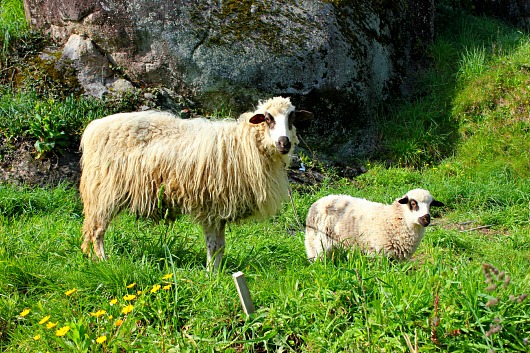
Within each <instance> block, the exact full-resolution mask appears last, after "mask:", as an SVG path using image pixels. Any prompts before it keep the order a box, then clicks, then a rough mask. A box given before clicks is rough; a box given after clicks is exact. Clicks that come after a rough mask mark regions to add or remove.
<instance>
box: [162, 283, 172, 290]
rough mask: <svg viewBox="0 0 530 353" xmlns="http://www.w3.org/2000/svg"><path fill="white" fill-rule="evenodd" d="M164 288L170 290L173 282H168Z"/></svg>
mask: <svg viewBox="0 0 530 353" xmlns="http://www.w3.org/2000/svg"><path fill="white" fill-rule="evenodd" d="M162 289H165V290H170V289H171V284H168V285H167V286H163V287H162Z"/></svg>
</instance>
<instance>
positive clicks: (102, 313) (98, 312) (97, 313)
mask: <svg viewBox="0 0 530 353" xmlns="http://www.w3.org/2000/svg"><path fill="white" fill-rule="evenodd" d="M106 313H107V310H98V311H96V312H95V313H90V315H91V316H95V317H100V316H103V315H105V314H106Z"/></svg>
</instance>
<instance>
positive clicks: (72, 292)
mask: <svg viewBox="0 0 530 353" xmlns="http://www.w3.org/2000/svg"><path fill="white" fill-rule="evenodd" d="M76 291H77V288H72V289H70V290H67V291H66V292H64V294H65V295H66V296H67V297H69V296H71V295H72V294H74V293H75V292H76Z"/></svg>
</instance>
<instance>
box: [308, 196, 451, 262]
mask: <svg viewBox="0 0 530 353" xmlns="http://www.w3.org/2000/svg"><path fill="white" fill-rule="evenodd" d="M431 206H443V203H441V202H440V201H436V200H435V199H434V198H433V197H432V196H431V194H430V193H429V192H428V191H427V190H423V189H414V190H411V191H409V192H408V193H407V194H406V195H405V196H403V197H402V198H399V199H396V200H395V201H394V203H392V204H391V205H384V204H381V203H377V202H371V201H368V200H365V199H361V198H355V197H351V196H347V195H329V196H326V197H323V198H321V199H320V200H318V201H316V202H315V203H314V204H313V205H312V206H311V207H310V208H309V212H308V214H307V220H306V235H305V247H306V252H307V257H308V258H309V259H311V260H314V259H316V258H318V257H320V256H321V255H322V253H325V254H326V255H329V254H330V253H331V252H332V250H333V249H334V248H336V247H337V246H344V247H350V248H351V247H358V248H360V249H361V250H362V251H363V252H366V253H383V254H385V255H386V256H388V257H390V258H394V259H399V260H403V259H408V258H410V257H411V256H412V254H413V253H414V251H416V249H417V248H418V245H419V244H420V242H421V239H422V238H423V236H424V234H425V227H427V226H428V225H429V223H430V222H431V216H430V207H431Z"/></svg>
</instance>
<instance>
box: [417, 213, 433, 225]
mask: <svg viewBox="0 0 530 353" xmlns="http://www.w3.org/2000/svg"><path fill="white" fill-rule="evenodd" d="M418 223H419V224H421V225H422V226H423V227H427V226H428V225H429V223H431V215H430V214H426V215H424V216H421V217H419V218H418Z"/></svg>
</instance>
